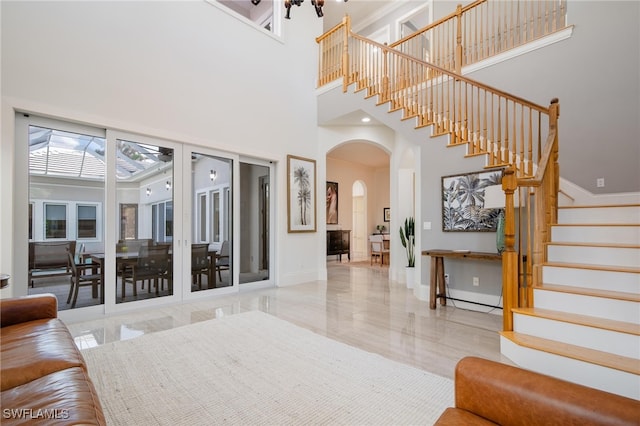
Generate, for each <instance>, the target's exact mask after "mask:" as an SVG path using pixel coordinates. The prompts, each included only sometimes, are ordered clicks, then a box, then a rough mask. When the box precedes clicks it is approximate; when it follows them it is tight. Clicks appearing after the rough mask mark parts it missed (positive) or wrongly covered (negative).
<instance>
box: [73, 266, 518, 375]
mask: <svg viewBox="0 0 640 426" xmlns="http://www.w3.org/2000/svg"><path fill="white" fill-rule="evenodd" d="M251 310H260V311H264V312H267V313H269V314H271V315H274V316H276V317H278V318H281V319H283V320H286V321H289V322H291V323H293V324H296V325H298V326H300V327H304V328H307V329H309V330H312V331H314V332H316V333H318V334H321V335H324V336H327V337H329V338H331V339H334V340H338V341H341V342H343V343H346V344H349V345H351V346H355V347H358V348H360V349H363V350H366V351H369V352H374V353H378V354H380V355H382V356H384V357H387V358H389V359H393V360H396V361H399V362H402V363H405V364H408V365H412V366H415V367H418V368H421V369H423V370H426V371H430V372H433V373H435V374H439V375H442V376H445V377H449V378H453V373H454V368H455V364H456V363H457V362H458V360H460V359H461V358H463V357H464V356H468V355H473V356H480V357H484V358H488V359H492V360H495V361H501V362H504V363H510V361H509V360H508V359H507V358H505V357H503V356H502V355H501V354H500V345H499V334H498V331H499V330H500V329H501V326H502V316H501V315H500V314H498V315H495V314H487V313H481V312H473V311H468V310H463V309H459V308H456V307H453V306H446V307H440V306H438V308H437V309H436V310H430V309H429V304H428V302H426V301H420V300H418V299H417V298H416V297H415V296H413V293H412V292H411V290H407V289H406V288H405V286H404V284H398V283H395V282H390V281H389V279H388V269H387V268H384V267H383V268H380V267H379V266H374V267H369V264H368V262H366V263H361V264H354V263H352V264H344V263H342V264H339V263H330V264H329V266H328V281H327V282H326V283H325V282H310V283H306V284H300V285H296V286H291V287H283V288H269V289H262V290H253V291H241V292H240V293H238V294H234V295H230V296H218V297H215V298H210V299H207V300H202V301H197V302H193V303H184V304H180V305H173V306H166V307H159V308H154V309H146V310H141V311H138V312H134V313H128V314H122V315H117V316H111V317H107V318H102V319H99V320H93V321H86V322H78V323H72V324H68V325H69V329H70V330H71V333H72V334H73V336H74V338H75V339H76V343H77V344H78V346H80V347H81V348H82V347H91V346H95V345H101V344H104V343H108V342H113V341H118V340H125V339H130V338H135V337H136V336H140V335H142V334H147V333H153V332H157V331H161V330H167V329H170V328H174V327H180V326H183V325H187V324H192V323H195V322H199V321H204V320H209V319H214V318H219V317H221V316H225V315H234V314H238V313H241V312H246V311H251ZM499 312H500V311H499ZM221 344H223V343H221Z"/></svg>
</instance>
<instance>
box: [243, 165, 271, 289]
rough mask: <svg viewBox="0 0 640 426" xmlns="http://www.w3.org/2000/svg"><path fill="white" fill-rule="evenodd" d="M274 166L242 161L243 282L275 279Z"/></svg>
mask: <svg viewBox="0 0 640 426" xmlns="http://www.w3.org/2000/svg"><path fill="white" fill-rule="evenodd" d="M270 174H271V167H270V165H269V164H268V163H266V164H263V163H261V162H258V161H252V162H250V161H242V162H241V163H240V205H241V206H243V208H241V209H240V215H239V216H240V261H239V262H238V267H239V268H240V270H239V282H240V284H241V285H245V286H246V285H247V284H249V283H261V284H265V283H271V281H270V278H271V276H270V263H271V262H270V260H271V255H270V254H271V251H272V250H271V216H272V215H271V176H270Z"/></svg>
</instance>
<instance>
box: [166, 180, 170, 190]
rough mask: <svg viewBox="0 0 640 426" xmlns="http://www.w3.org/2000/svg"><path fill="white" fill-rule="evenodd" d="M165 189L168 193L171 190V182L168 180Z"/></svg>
mask: <svg viewBox="0 0 640 426" xmlns="http://www.w3.org/2000/svg"><path fill="white" fill-rule="evenodd" d="M165 187H166V188H167V191H168V190H170V189H171V181H170V180H168V181H167V183H166V184H165Z"/></svg>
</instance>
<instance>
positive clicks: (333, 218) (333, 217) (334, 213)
mask: <svg viewBox="0 0 640 426" xmlns="http://www.w3.org/2000/svg"><path fill="white" fill-rule="evenodd" d="M337 224H338V182H329V181H327V225H337Z"/></svg>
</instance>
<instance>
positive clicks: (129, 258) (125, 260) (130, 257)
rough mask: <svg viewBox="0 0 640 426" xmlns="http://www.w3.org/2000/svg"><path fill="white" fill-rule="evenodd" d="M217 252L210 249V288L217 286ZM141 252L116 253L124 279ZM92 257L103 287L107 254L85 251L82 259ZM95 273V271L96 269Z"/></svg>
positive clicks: (95, 290)
mask: <svg viewBox="0 0 640 426" xmlns="http://www.w3.org/2000/svg"><path fill="white" fill-rule="evenodd" d="M169 254H172V251H171V250H170V251H169ZM216 254H217V250H215V249H211V248H210V249H209V251H208V255H209V256H208V257H209V273H208V274H207V278H208V279H207V286H208V288H215V287H216V274H215V268H216ZM138 257H139V252H137V251H128V252H121V253H116V270H122V279H124V275H125V271H126V268H127V266H133V265H135V264H136V263H137V262H138ZM86 259H91V263H95V265H96V268H100V284H101V285H102V288H104V261H105V254H104V253H83V254H82V260H83V261H85V260H86ZM94 273H95V271H94ZM93 297H94V298H95V297H98V295H97V289H95V287H94V290H93Z"/></svg>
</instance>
